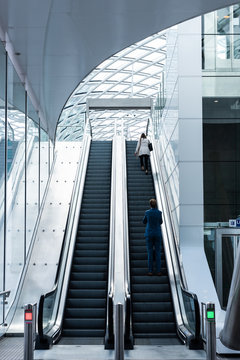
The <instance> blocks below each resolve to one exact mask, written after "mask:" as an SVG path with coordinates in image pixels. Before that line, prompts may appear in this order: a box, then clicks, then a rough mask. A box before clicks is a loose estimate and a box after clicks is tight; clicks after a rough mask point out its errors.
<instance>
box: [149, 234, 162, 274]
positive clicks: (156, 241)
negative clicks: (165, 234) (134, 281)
mask: <svg viewBox="0 0 240 360" xmlns="http://www.w3.org/2000/svg"><path fill="white" fill-rule="evenodd" d="M161 242H162V237H161V236H148V237H146V245H147V253H148V271H149V272H153V248H154V249H155V258H156V270H157V272H160V271H161Z"/></svg>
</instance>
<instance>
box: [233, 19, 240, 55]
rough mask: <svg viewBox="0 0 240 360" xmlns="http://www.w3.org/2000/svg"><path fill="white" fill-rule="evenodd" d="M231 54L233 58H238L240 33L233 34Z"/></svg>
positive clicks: (239, 53)
mask: <svg viewBox="0 0 240 360" xmlns="http://www.w3.org/2000/svg"><path fill="white" fill-rule="evenodd" d="M238 20H239V19H238ZM233 55H234V59H240V35H234V36H233Z"/></svg>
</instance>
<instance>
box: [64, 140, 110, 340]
mask: <svg viewBox="0 0 240 360" xmlns="http://www.w3.org/2000/svg"><path fill="white" fill-rule="evenodd" d="M111 153H112V144H111V142H109V141H107V142H106V141H96V142H95V141H92V143H91V148H90V153H89V159H88V166H87V172H86V179H85V185H84V191H83V198H82V203H81V212H80V216H79V223H78V231H77V236H76V243H75V250H74V253H73V259H72V267H71V274H70V281H69V286H68V293H67V299H66V305H65V312H64V320H63V332H62V334H63V336H65V337H75V338H76V337H83V338H93V339H96V338H99V337H101V338H103V337H104V335H105V319H106V295H107V277H108V253H109V217H110V216H109V215H110V191H111V159H112V154H111Z"/></svg>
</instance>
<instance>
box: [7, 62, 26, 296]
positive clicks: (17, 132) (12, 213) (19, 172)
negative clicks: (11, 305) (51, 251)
mask: <svg viewBox="0 0 240 360" xmlns="http://www.w3.org/2000/svg"><path fill="white" fill-rule="evenodd" d="M7 77H8V87H7V97H8V98H7V121H8V123H7V134H6V140H7V194H6V198H5V201H6V214H5V216H6V288H7V289H13V288H14V287H15V286H16V283H17V281H18V279H19V276H20V274H21V271H22V269H23V266H24V238H25V229H24V203H25V189H24V176H25V89H24V87H23V86H22V84H21V81H20V79H19V77H18V75H17V73H16V71H15V70H14V68H13V65H12V64H11V62H10V61H8V70H7Z"/></svg>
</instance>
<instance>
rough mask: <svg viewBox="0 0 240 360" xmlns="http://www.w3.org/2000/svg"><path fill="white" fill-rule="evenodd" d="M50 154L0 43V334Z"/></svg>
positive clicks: (23, 261)
mask: <svg viewBox="0 0 240 360" xmlns="http://www.w3.org/2000/svg"><path fill="white" fill-rule="evenodd" d="M5 94H7V98H6V95H5ZM50 146H51V149H50ZM50 155H51V157H50ZM53 155H54V148H53V145H52V143H51V142H50V141H49V138H48V135H47V134H46V132H45V131H44V130H43V129H41V127H40V122H39V117H38V113H37V112H36V110H35V109H34V106H33V105H32V103H31V100H30V98H29V96H28V94H27V92H26V90H25V88H24V85H23V84H22V83H21V80H20V78H19V77H18V75H17V72H16V71H15V69H14V67H13V65H12V63H11V61H10V60H9V59H8V58H7V54H6V51H5V49H4V46H3V44H2V43H0V292H2V291H5V290H10V291H11V294H10V298H9V299H8V304H6V305H5V304H2V306H1V307H0V336H1V335H2V334H3V333H4V332H5V328H4V326H3V325H2V322H3V320H4V319H3V317H6V316H7V313H8V310H9V309H10V307H11V304H12V301H13V299H14V297H15V294H16V290H17V288H18V284H19V280H20V278H21V274H22V270H23V269H24V265H25V264H26V259H27V255H28V250H29V247H30V244H31V241H32V239H33V233H34V228H35V224H36V220H37V219H38V215H39V212H40V206H41V202H42V198H43V194H44V191H45V188H46V184H47V182H48V179H49V170H50V166H51V165H52V162H53ZM0 300H1V299H0Z"/></svg>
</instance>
